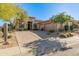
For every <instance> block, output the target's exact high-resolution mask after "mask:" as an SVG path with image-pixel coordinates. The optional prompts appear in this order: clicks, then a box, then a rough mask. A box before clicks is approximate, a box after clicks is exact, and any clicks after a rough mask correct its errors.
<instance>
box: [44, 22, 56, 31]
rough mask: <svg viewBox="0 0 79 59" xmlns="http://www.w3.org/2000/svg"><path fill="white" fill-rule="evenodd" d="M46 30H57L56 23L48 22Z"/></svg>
mask: <svg viewBox="0 0 79 59" xmlns="http://www.w3.org/2000/svg"><path fill="white" fill-rule="evenodd" d="M45 30H46V31H49V30H56V24H53V23H50V24H46V25H45Z"/></svg>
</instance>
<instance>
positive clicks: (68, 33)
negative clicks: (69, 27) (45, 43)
mask: <svg viewBox="0 0 79 59" xmlns="http://www.w3.org/2000/svg"><path fill="white" fill-rule="evenodd" d="M72 36H73V34H72V33H71V32H67V33H60V34H59V37H60V38H67V37H72Z"/></svg>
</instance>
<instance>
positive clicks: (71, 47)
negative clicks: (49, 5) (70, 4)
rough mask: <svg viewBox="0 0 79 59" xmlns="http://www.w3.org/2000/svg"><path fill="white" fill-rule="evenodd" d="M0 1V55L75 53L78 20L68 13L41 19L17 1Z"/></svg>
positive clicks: (78, 53)
mask: <svg viewBox="0 0 79 59" xmlns="http://www.w3.org/2000/svg"><path fill="white" fill-rule="evenodd" d="M0 5H1V6H0V8H1V9H0V20H2V21H3V25H0V56H79V21H78V20H75V18H74V17H72V16H71V15H69V14H67V13H66V12H61V13H58V14H55V15H53V16H51V17H50V18H49V19H48V20H45V21H43V20H38V19H37V18H36V17H32V16H29V15H28V14H27V12H25V10H24V9H22V8H21V7H19V6H18V5H17V4H5V3H2V4H0ZM6 7H7V8H6ZM8 10H9V12H8ZM3 11H4V12H3ZM4 14H5V15H4Z"/></svg>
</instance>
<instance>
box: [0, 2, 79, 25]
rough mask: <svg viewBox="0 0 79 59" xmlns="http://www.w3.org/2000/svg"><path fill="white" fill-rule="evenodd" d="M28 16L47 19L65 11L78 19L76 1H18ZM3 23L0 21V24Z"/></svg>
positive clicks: (78, 8)
mask: <svg viewBox="0 0 79 59" xmlns="http://www.w3.org/2000/svg"><path fill="white" fill-rule="evenodd" d="M17 5H19V6H20V7H21V8H23V9H24V10H25V11H26V12H27V13H28V15H29V16H34V17H36V18H37V19H38V20H48V19H49V18H50V17H51V16H52V15H55V14H58V13H61V12H66V13H67V14H69V15H71V16H72V17H74V18H75V19H76V20H79V4H78V3H19V4H17ZM1 24H3V23H2V21H0V25H1Z"/></svg>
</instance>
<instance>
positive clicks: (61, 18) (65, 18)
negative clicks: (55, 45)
mask: <svg viewBox="0 0 79 59" xmlns="http://www.w3.org/2000/svg"><path fill="white" fill-rule="evenodd" d="M71 19H73V17H71V16H70V15H67V14H65V13H64V12H62V13H60V14H57V15H54V16H52V17H51V18H50V20H51V21H53V22H55V23H56V24H58V23H59V24H61V25H62V24H63V23H64V22H69V21H70V20H71ZM57 26H58V25H57ZM57 32H58V27H57Z"/></svg>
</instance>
